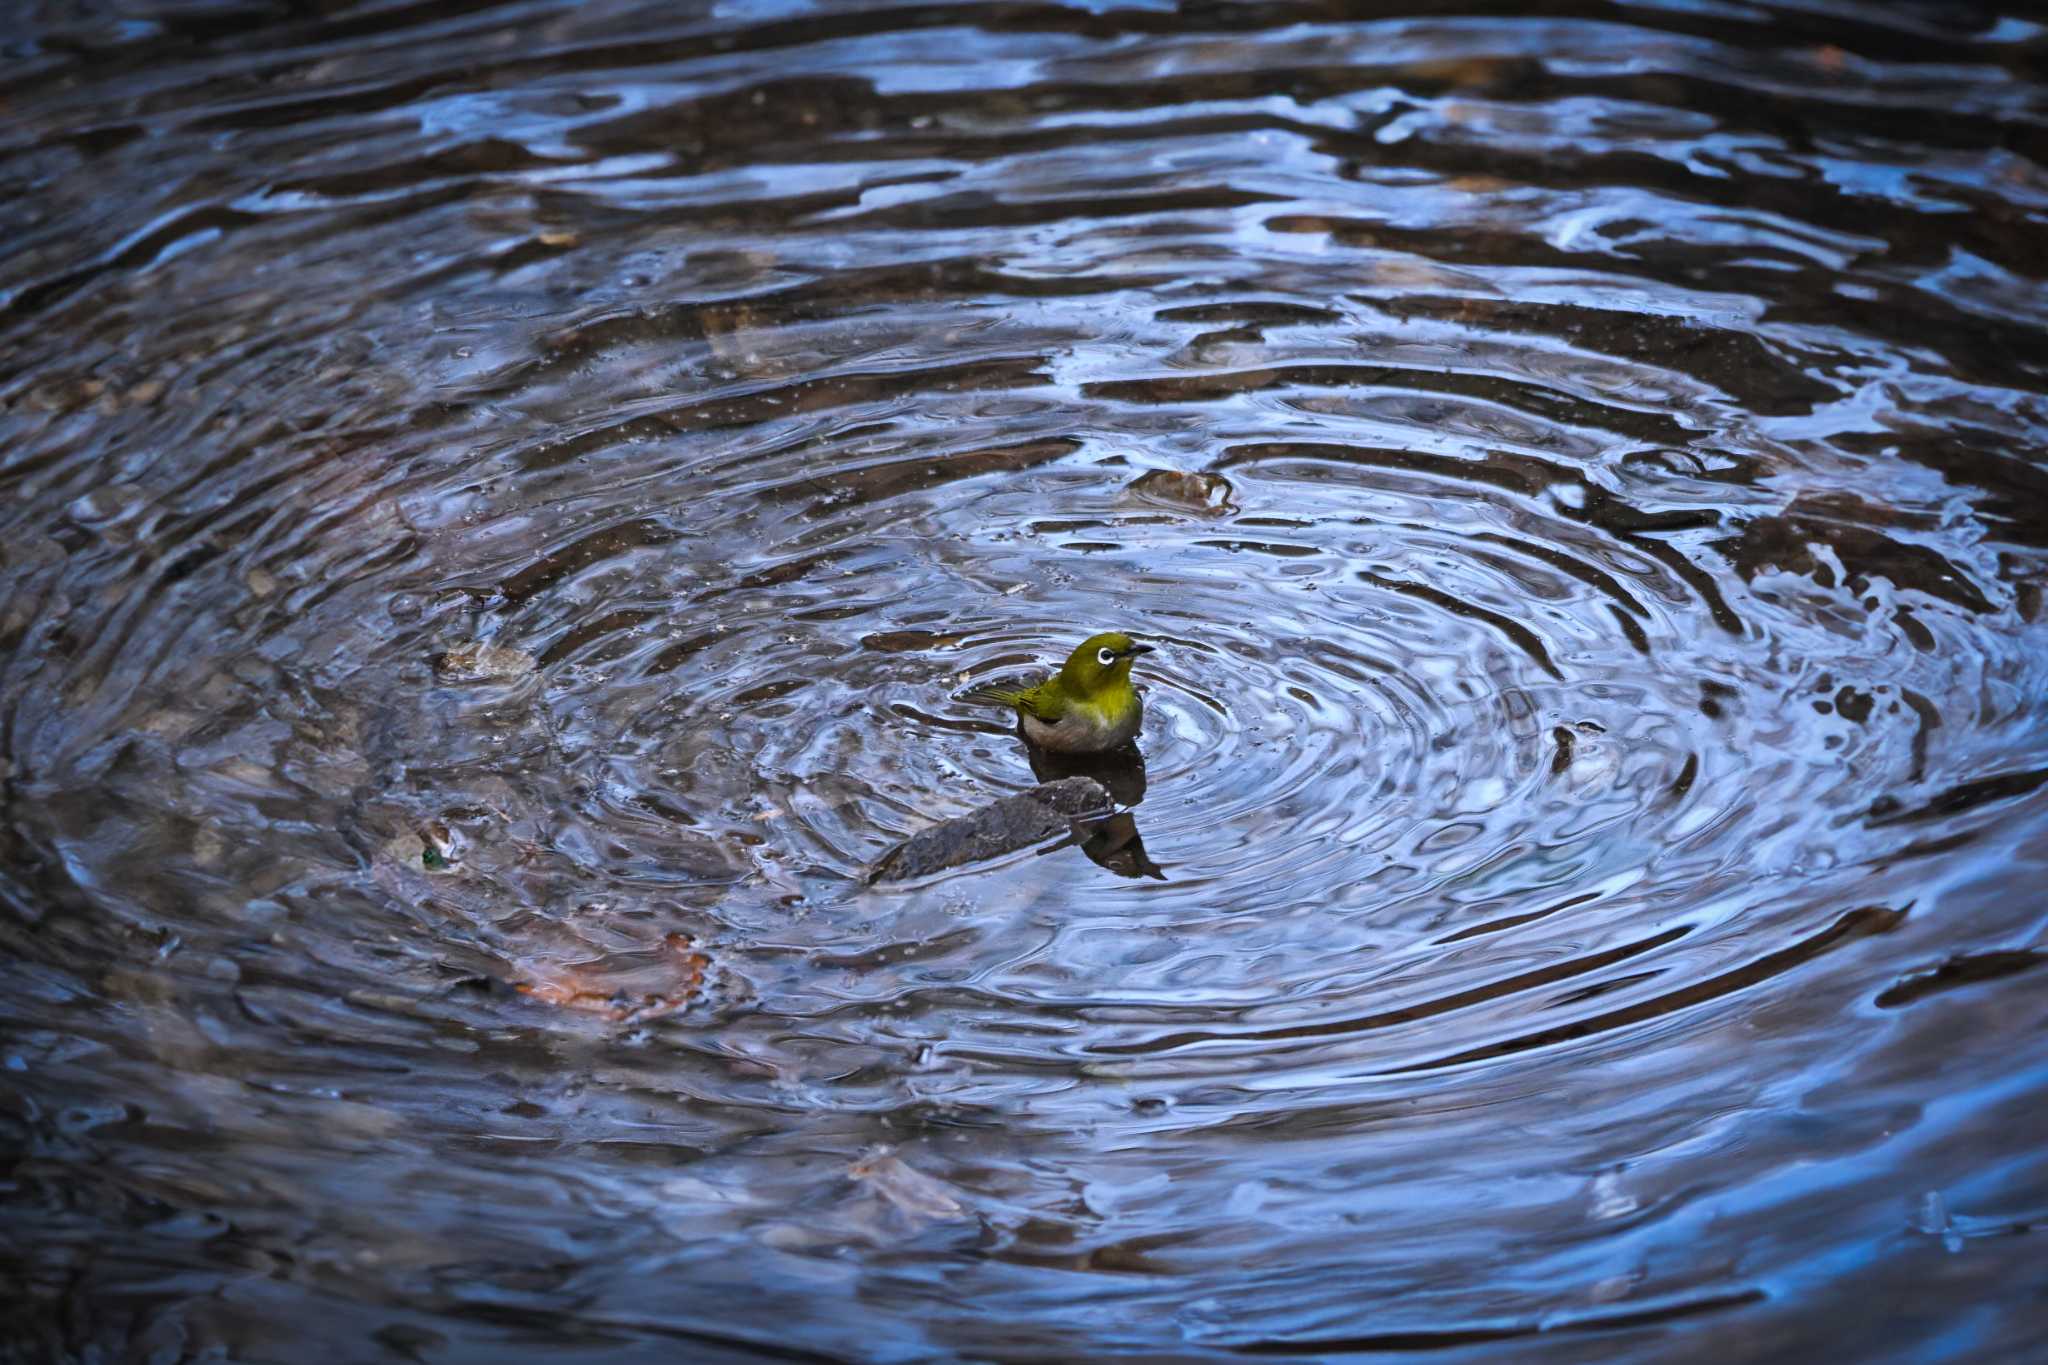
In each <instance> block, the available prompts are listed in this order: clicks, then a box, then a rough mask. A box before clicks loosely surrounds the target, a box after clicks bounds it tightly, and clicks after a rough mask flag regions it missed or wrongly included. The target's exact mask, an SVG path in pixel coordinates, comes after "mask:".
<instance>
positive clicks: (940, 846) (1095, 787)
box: [867, 777, 1111, 882]
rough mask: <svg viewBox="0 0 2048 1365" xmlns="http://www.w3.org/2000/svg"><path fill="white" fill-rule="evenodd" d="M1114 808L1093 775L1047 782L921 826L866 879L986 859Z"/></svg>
mask: <svg viewBox="0 0 2048 1365" xmlns="http://www.w3.org/2000/svg"><path fill="white" fill-rule="evenodd" d="M1110 807H1111V801H1110V796H1109V791H1108V789H1107V788H1105V787H1104V786H1103V785H1102V784H1101V783H1100V782H1097V781H1095V779H1093V778H1090V777H1064V778H1061V779H1060V780H1059V781H1057V782H1046V783H1043V784H1041V785H1039V786H1036V787H1033V788H1032V789H1031V790H1030V791H1027V792H1020V793H1018V794H1017V795H1015V796H1006V797H1004V798H1002V799H1001V800H999V801H991V802H990V803H989V804H987V805H985V806H983V807H981V808H980V809H979V810H975V811H971V812H969V813H968V814H966V815H957V816H955V817H953V818H952V819H950V820H946V821H942V822H941V823H939V824H936V825H933V826H932V827H931V828H930V829H923V830H919V831H918V832H917V833H916V834H913V835H911V836H910V837H909V838H908V839H906V840H904V841H903V842H902V843H900V844H898V845H897V846H896V847H895V848H893V849H891V850H889V852H887V853H885V854H883V855H882V856H881V857H880V858H879V859H877V860H876V861H875V863H874V865H873V866H872V867H870V868H869V869H868V876H867V880H868V881H870V882H901V881H912V880H915V879H916V878H919V877H929V876H931V875H932V874H933V873H935V872H944V871H946V870H947V869H949V868H955V867H963V866H965V865H967V864H969V863H979V862H987V861H988V860H989V859H991V858H1000V857H1002V856H1003V855H1004V854H1006V853H1014V852H1016V851H1017V850H1018V849H1020V848H1030V847H1031V846H1032V845H1033V844H1038V843H1043V842H1044V841H1046V840H1047V839H1051V838H1054V837H1056V836H1058V835H1062V834H1065V833H1067V831H1068V828H1069V826H1070V825H1071V823H1072V822H1073V821H1075V820H1078V819H1082V818H1085V817H1087V816H1091V815H1103V814H1106V813H1107V812H1108V811H1109V809H1110Z"/></svg>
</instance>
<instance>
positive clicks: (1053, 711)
mask: <svg viewBox="0 0 2048 1365" xmlns="http://www.w3.org/2000/svg"><path fill="white" fill-rule="evenodd" d="M1058 681H1059V679H1057V678H1047V679H1046V680H1045V681H1044V682H1042V683H1040V684H1039V685H1038V686H1036V687H1033V688H1028V689H1026V690H1025V691H1022V692H1019V693H1018V694H1017V702H1016V706H1017V709H1018V710H1019V711H1022V712H1024V714H1026V715H1028V716H1036V717H1038V718H1039V719H1040V720H1042V721H1048V722H1050V721H1056V720H1058V719H1059V718H1060V717H1061V716H1064V715H1065V714H1067V699H1066V697H1065V696H1064V695H1062V694H1061V692H1060V690H1059V688H1058V687H1056V686H1054V684H1055V683H1057V682H1058Z"/></svg>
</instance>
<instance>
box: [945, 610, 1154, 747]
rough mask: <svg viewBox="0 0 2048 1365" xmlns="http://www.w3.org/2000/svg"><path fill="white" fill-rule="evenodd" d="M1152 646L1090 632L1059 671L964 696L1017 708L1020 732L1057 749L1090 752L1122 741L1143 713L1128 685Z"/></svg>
mask: <svg viewBox="0 0 2048 1365" xmlns="http://www.w3.org/2000/svg"><path fill="white" fill-rule="evenodd" d="M1151 652H1152V646H1150V645H1141V644H1137V643H1135V642H1134V641H1133V640H1132V639H1131V637H1130V636H1128V635H1125V634H1123V633H1122V632H1121V631H1114V630H1110V631H1104V632H1103V633H1102V634H1100V635H1091V636H1089V637H1088V638H1087V639H1085V640H1083V641H1082V642H1081V643H1080V644H1078V645H1076V646H1075V647H1074V652H1073V653H1072V654H1069V655H1068V656H1067V661H1066V663H1065V664H1063V665H1062V666H1061V668H1060V671H1059V672H1057V673H1055V674H1053V675H1052V676H1051V677H1050V678H1047V679H1046V680H1045V681H1044V682H1042V683H1040V684H1038V686H1036V687H1029V688H1025V689H1024V690H1023V691H1021V692H1013V691H1008V690H1006V689H1003V688H997V687H980V688H976V689H975V690H974V691H972V692H969V693H968V694H967V695H966V697H965V698H963V700H966V701H977V702H987V703H989V704H990V705H994V706H1009V707H1014V708H1015V709H1016V712H1017V715H1018V717H1019V718H1020V719H1021V720H1022V722H1023V726H1024V738H1026V739H1028V740H1030V741H1031V742H1032V743H1033V744H1036V745H1037V746H1039V747H1040V748H1041V749H1050V750H1052V751H1053V752H1054V753H1061V754H1094V753H1101V752H1102V751H1103V750H1105V749H1114V748H1116V747H1117V746H1118V745H1119V744H1124V743H1127V742H1128V741H1129V740H1131V739H1132V738H1133V737H1134V736H1136V735H1137V733H1138V723H1139V722H1140V721H1142V720H1143V719H1144V718H1145V704H1144V702H1143V701H1141V700H1139V697H1138V689H1137V688H1135V687H1133V686H1131V664H1132V663H1133V662H1134V661H1136V659H1137V657H1138V656H1139V655H1140V654H1150V653H1151Z"/></svg>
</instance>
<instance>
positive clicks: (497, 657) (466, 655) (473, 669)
mask: <svg viewBox="0 0 2048 1365" xmlns="http://www.w3.org/2000/svg"><path fill="white" fill-rule="evenodd" d="M434 667H435V668H436V669H437V670H438V671H439V672H440V673H441V675H442V676H443V677H448V678H460V679H464V680H467V681H471V682H487V681H489V682H504V681H509V680H511V679H514V678H523V677H525V676H526V675H527V674H529V673H531V672H533V669H534V657H533V656H532V655H531V654H529V653H527V652H526V651H525V650H523V649H508V648H506V647H505V646H503V645H487V644H481V643H478V642H475V641H472V642H469V643H466V644H459V645H456V646H454V647H453V648H452V649H450V650H448V651H447V652H446V653H445V654H442V655H440V656H438V657H437V658H436V659H435V660H434Z"/></svg>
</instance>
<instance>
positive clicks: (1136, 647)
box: [1124, 645, 1156, 654]
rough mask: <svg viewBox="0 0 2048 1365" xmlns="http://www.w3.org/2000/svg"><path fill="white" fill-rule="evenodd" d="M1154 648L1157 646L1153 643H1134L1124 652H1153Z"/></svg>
mask: <svg viewBox="0 0 2048 1365" xmlns="http://www.w3.org/2000/svg"><path fill="white" fill-rule="evenodd" d="M1154 648H1156V646H1153V645H1132V646H1131V647H1130V648H1129V649H1127V650H1125V651H1124V653H1126V654H1150V653H1151V652H1152V651H1153V649H1154Z"/></svg>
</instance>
